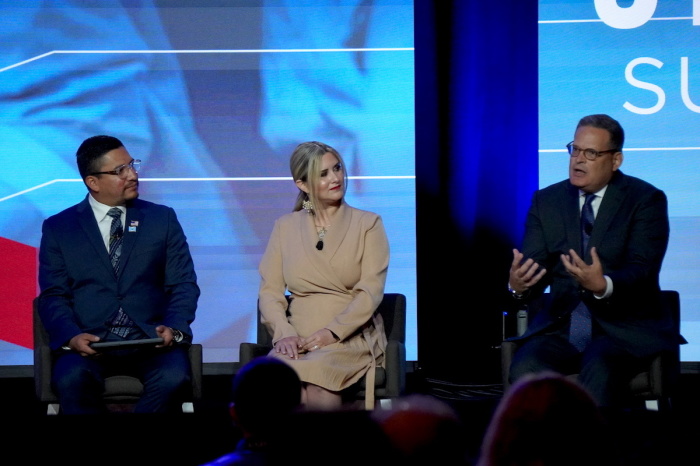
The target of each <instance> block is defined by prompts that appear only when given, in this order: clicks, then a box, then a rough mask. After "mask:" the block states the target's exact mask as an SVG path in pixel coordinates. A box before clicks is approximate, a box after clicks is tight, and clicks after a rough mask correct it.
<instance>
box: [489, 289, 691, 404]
mask: <svg viewBox="0 0 700 466" xmlns="http://www.w3.org/2000/svg"><path fill="white" fill-rule="evenodd" d="M548 299H550V297H549V293H545V294H543V295H542V297H541V298H540V301H536V302H533V303H531V305H530V306H528V308H527V309H520V310H519V311H518V318H519V319H523V317H525V316H526V315H527V314H525V313H532V312H536V309H540V308H541V306H542V304H543V303H544V302H545V300H548ZM661 299H662V303H663V309H664V312H667V313H669V315H670V316H671V319H672V320H673V324H674V326H675V330H676V332H677V333H678V334H679V335H680V314H681V302H680V295H679V294H678V292H677V291H675V290H662V291H661ZM517 327H518V329H519V331H518V334H522V331H523V330H524V325H523V323H522V322H519V323H518V326H517ZM518 345H519V342H517V341H506V340H504V341H503V342H501V377H502V382H503V389H504V390H507V389H508V388H509V387H510V381H509V374H510V364H511V362H512V360H513V354H514V353H515V351H516V350H517V348H518ZM577 375H578V374H571V375H570V376H571V377H576V376H577ZM679 376H680V342H679V345H678V346H677V347H675V348H674V349H673V350H672V351H666V352H663V353H661V354H660V355H658V356H656V357H655V358H654V359H653V360H652V361H651V364H650V365H649V367H648V368H647V369H646V370H644V371H642V372H640V373H639V374H637V375H636V376H634V377H633V378H632V380H631V381H630V392H631V394H632V396H633V397H635V398H636V399H640V400H643V401H644V403H645V406H646V408H647V409H649V410H654V411H658V410H669V409H670V408H671V399H672V397H673V394H674V392H675V390H676V387H677V385H678V379H679Z"/></svg>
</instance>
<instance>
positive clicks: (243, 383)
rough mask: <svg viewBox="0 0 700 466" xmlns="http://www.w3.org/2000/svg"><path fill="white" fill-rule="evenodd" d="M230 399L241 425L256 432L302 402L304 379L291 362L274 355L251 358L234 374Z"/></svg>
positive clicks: (262, 432) (267, 430)
mask: <svg viewBox="0 0 700 466" xmlns="http://www.w3.org/2000/svg"><path fill="white" fill-rule="evenodd" d="M231 401H232V402H233V404H234V409H235V410H236V416H237V418H238V422H239V423H240V427H241V428H243V429H245V430H247V431H249V432H250V433H252V434H254V435H257V436H261V437H264V436H267V435H269V434H270V430H271V429H277V428H279V425H278V423H277V421H278V420H279V419H282V418H283V417H284V416H287V415H289V414H291V413H292V412H293V411H294V410H296V409H297V408H298V407H299V406H300V404H301V380H300V379H299V376H298V375H297V373H296V371H295V370H294V369H293V368H292V366H290V365H288V364H287V363H285V362H284V361H281V360H279V359H277V358H274V357H272V356H262V357H257V358H255V359H252V360H251V361H249V362H248V363H246V364H245V365H244V366H243V367H241V368H240V369H239V370H238V372H236V374H235V375H234V377H233V384H232V391H231Z"/></svg>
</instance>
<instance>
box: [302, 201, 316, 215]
mask: <svg viewBox="0 0 700 466" xmlns="http://www.w3.org/2000/svg"><path fill="white" fill-rule="evenodd" d="M301 207H302V208H303V209H304V210H305V211H306V213H309V214H310V213H311V211H312V210H314V205H313V204H312V203H311V201H310V200H308V199H307V200H305V201H304V202H303V203H302V204H301Z"/></svg>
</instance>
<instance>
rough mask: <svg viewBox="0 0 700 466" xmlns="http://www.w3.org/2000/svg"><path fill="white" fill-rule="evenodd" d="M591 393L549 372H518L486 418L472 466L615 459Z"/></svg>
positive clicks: (608, 462) (607, 461)
mask: <svg viewBox="0 0 700 466" xmlns="http://www.w3.org/2000/svg"><path fill="white" fill-rule="evenodd" d="M611 438H612V437H611V432H610V431H609V429H608V425H607V423H606V421H605V419H604V417H603V416H602V414H601V412H600V409H599V408H598V406H597V405H596V403H595V401H594V400H593V397H592V396H591V395H590V394H589V393H588V391H586V390H585V389H584V388H583V387H582V386H581V385H580V384H578V383H577V382H576V381H574V380H572V379H569V378H567V377H565V376H563V375H560V374H556V373H553V372H541V373H533V374H528V375H526V376H523V377H522V378H521V379H519V380H518V381H517V382H516V383H515V384H514V385H512V386H511V388H510V390H508V391H507V392H506V394H505V395H504V397H503V399H502V400H501V402H500V403H499V405H498V406H497V408H496V411H495V413H494V415H493V417H492V419H491V422H490V423H489V426H488V428H487V431H486V434H485V436H484V439H483V443H482V448H481V453H480V458H479V461H478V463H477V466H505V465H509V466H516V465H541V466H547V465H561V464H566V465H582V466H583V465H591V464H596V465H619V464H620V461H618V458H619V456H618V455H617V454H616V449H615V448H614V446H613V444H612V442H611Z"/></svg>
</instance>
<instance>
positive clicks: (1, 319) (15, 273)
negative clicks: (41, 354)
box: [0, 238, 37, 349]
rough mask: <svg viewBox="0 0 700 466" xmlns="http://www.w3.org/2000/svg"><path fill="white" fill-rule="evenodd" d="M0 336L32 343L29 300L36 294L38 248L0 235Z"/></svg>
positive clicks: (11, 340) (26, 344) (27, 344)
mask: <svg viewBox="0 0 700 466" xmlns="http://www.w3.org/2000/svg"><path fill="white" fill-rule="evenodd" d="M0 258H2V265H1V266H0V296H1V297H2V307H3V309H2V312H0V340H5V341H7V342H10V343H14V344H15V345H20V346H24V347H25V348H30V349H31V348H33V347H34V339H33V335H32V300H33V299H34V297H35V296H36V295H37V249H36V248H34V247H32V246H27V245H26V244H22V243H18V242H16V241H12V240H9V239H6V238H0Z"/></svg>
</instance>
